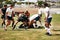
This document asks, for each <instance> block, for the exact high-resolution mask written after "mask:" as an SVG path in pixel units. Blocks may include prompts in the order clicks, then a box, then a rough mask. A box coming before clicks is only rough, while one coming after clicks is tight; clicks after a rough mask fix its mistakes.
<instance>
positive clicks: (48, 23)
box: [45, 18, 52, 35]
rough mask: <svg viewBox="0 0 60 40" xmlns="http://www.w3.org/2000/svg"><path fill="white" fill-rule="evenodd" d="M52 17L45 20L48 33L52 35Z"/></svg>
mask: <svg viewBox="0 0 60 40" xmlns="http://www.w3.org/2000/svg"><path fill="white" fill-rule="evenodd" d="M51 20H52V18H48V19H47V21H46V22H45V27H46V30H47V33H46V34H47V35H51V31H50V26H49V25H50V22H51Z"/></svg>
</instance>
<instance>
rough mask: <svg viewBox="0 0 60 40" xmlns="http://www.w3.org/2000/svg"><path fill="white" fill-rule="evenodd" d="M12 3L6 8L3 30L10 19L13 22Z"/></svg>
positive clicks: (9, 22)
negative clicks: (5, 20)
mask: <svg viewBox="0 0 60 40" xmlns="http://www.w3.org/2000/svg"><path fill="white" fill-rule="evenodd" d="M13 7H14V6H13V5H10V7H8V8H7V10H6V18H7V22H6V25H5V28H4V29H5V30H7V26H9V25H10V24H11V21H12V22H13V23H12V24H14V18H13V14H14V9H13Z"/></svg>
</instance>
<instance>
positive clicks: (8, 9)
mask: <svg viewBox="0 0 60 40" xmlns="http://www.w3.org/2000/svg"><path fill="white" fill-rule="evenodd" d="M6 12H8V14H7V15H8V16H11V15H12V12H13V8H12V9H11V8H10V7H9V8H7V10H6Z"/></svg>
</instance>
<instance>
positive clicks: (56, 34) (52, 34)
mask: <svg viewBox="0 0 60 40" xmlns="http://www.w3.org/2000/svg"><path fill="white" fill-rule="evenodd" d="M52 36H60V34H52Z"/></svg>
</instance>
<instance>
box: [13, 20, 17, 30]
mask: <svg viewBox="0 0 60 40" xmlns="http://www.w3.org/2000/svg"><path fill="white" fill-rule="evenodd" d="M17 23H18V21H15V23H14V25H13V29H12V30H14V29H15V27H16V25H17Z"/></svg>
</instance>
